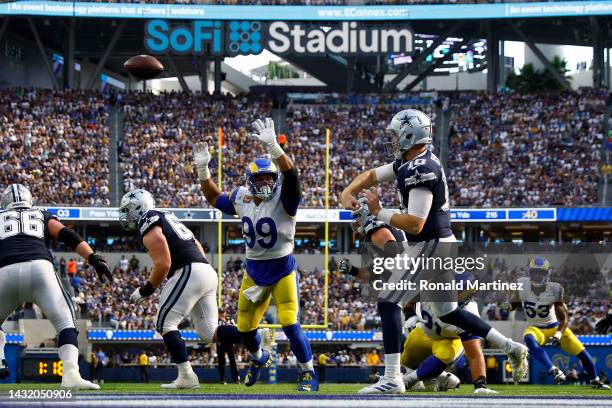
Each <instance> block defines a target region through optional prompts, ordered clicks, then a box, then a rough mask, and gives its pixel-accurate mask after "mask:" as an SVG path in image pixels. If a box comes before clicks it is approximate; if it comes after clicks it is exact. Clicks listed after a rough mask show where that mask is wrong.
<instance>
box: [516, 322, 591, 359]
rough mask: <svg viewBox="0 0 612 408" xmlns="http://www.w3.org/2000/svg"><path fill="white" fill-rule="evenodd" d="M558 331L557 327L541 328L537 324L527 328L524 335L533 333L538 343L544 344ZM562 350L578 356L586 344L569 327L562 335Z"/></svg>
mask: <svg viewBox="0 0 612 408" xmlns="http://www.w3.org/2000/svg"><path fill="white" fill-rule="evenodd" d="M556 331H557V327H551V328H549V329H541V328H539V327H536V326H529V327H527V328H526V329H525V332H524V333H523V337H525V336H527V335H528V334H531V335H532V336H533V338H535V340H536V341H537V342H538V344H539V345H540V346H542V345H544V344H546V343H547V342H548V339H549V338H551V337H552V336H553V335H554V334H555V332H556ZM561 350H563V351H565V352H566V353H567V354H571V355H572V356H577V355H578V354H580V353H581V352H582V350H584V346H583V345H582V343H581V342H580V340H578V338H577V337H576V335H575V334H574V333H573V332H572V331H571V330H570V329H569V328H567V329H565V331H564V332H563V334H562V335H561Z"/></svg>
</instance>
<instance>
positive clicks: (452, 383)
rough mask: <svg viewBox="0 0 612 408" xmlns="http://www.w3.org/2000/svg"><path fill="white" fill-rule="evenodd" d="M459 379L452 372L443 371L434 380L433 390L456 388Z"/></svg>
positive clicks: (459, 382)
mask: <svg viewBox="0 0 612 408" xmlns="http://www.w3.org/2000/svg"><path fill="white" fill-rule="evenodd" d="M459 384H461V380H460V379H459V377H457V376H456V375H455V374H453V373H448V372H446V371H445V372H443V373H442V374H440V375H439V376H438V377H437V378H436V381H435V384H434V391H448V390H452V389H454V388H458V387H459Z"/></svg>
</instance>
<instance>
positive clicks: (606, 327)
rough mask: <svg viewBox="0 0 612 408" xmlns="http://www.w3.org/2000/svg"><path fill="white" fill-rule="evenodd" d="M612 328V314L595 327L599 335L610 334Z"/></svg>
mask: <svg viewBox="0 0 612 408" xmlns="http://www.w3.org/2000/svg"><path fill="white" fill-rule="evenodd" d="M611 327H612V313H608V315H607V316H606V317H604V318H603V319H601V320H600V321H598V322H597V324H596V325H595V331H596V332H597V333H599V334H608V332H609V331H610V328H611Z"/></svg>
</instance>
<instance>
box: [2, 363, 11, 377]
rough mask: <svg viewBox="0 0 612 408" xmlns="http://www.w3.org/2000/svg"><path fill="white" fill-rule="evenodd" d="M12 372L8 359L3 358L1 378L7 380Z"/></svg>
mask: <svg viewBox="0 0 612 408" xmlns="http://www.w3.org/2000/svg"><path fill="white" fill-rule="evenodd" d="M9 375H11V373H10V372H9V369H8V363H7V362H6V360H4V359H3V360H2V364H0V380H6V379H7V378H8V377H9Z"/></svg>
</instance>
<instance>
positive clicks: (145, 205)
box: [119, 189, 155, 231]
mask: <svg viewBox="0 0 612 408" xmlns="http://www.w3.org/2000/svg"><path fill="white" fill-rule="evenodd" d="M154 208H155V199H153V196H152V195H151V193H149V192H148V191H147V190H143V189H137V190H132V191H130V192H129V193H126V194H125V195H124V196H123V198H122V199H121V205H120V206H119V222H120V223H121V226H122V227H123V228H125V229H126V230H128V231H133V230H135V229H136V226H137V225H138V221H139V220H140V217H141V216H142V215H143V214H144V213H146V212H147V211H149V210H152V209H154Z"/></svg>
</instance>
